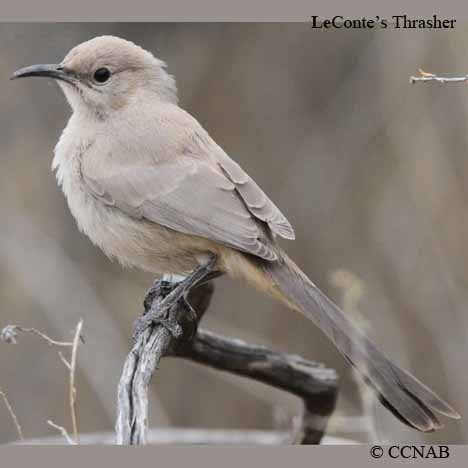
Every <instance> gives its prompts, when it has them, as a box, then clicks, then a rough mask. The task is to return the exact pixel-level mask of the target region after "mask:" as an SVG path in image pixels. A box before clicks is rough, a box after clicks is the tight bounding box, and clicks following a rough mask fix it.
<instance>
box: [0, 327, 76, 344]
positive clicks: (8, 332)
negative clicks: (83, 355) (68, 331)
mask: <svg viewBox="0 0 468 468" xmlns="http://www.w3.org/2000/svg"><path fill="white" fill-rule="evenodd" d="M18 332H22V333H32V334H34V335H37V336H39V337H40V338H42V339H43V340H44V341H45V342H46V343H47V344H48V345H49V346H59V347H68V348H71V347H72V346H73V342H72V341H57V340H53V339H52V338H50V337H49V336H47V335H46V334H45V333H42V332H41V331H39V330H37V329H35V328H24V327H20V326H19V325H7V326H6V327H4V328H3V329H2V331H1V333H0V339H1V341H4V342H5V343H13V344H16V343H17V337H18Z"/></svg>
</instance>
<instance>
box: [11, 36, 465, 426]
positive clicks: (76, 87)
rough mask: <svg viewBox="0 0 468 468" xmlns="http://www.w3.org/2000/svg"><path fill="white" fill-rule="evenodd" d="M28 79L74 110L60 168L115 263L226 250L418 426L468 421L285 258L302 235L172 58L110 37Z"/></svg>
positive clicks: (225, 261) (228, 265)
mask: <svg viewBox="0 0 468 468" xmlns="http://www.w3.org/2000/svg"><path fill="white" fill-rule="evenodd" d="M99 70H100V72H101V73H100V74H98V71H99ZM23 76H49V77H52V78H55V79H56V80H57V82H58V83H59V84H60V87H61V88H62V90H63V92H64V93H65V95H66V97H67V99H68V101H69V103H70V105H71V107H72V109H73V114H72V117H71V118H70V121H69V122H68V124H67V127H66V129H65V130H64V132H63V134H62V136H61V138H60V141H59V143H58V144H57V147H56V150H55V158H54V163H53V167H54V168H55V169H56V170H57V177H58V180H59V183H60V185H61V186H62V188H63V191H64V193H65V195H66V197H67V200H68V204H69V206H70V210H71V212H72V213H73V215H74V216H75V218H76V220H77V222H78V226H79V227H80V229H81V230H82V231H83V232H85V233H86V234H87V235H88V236H89V237H90V239H91V240H92V241H93V242H94V243H95V244H97V245H98V246H99V247H101V248H102V249H103V250H104V252H105V253H106V254H107V255H108V256H109V257H113V258H117V259H118V260H119V261H120V262H121V263H122V264H124V265H129V266H136V267H139V268H143V269H145V270H148V271H152V272H159V273H176V274H186V273H188V272H189V271H191V270H192V269H194V268H195V267H196V266H197V265H198V264H199V263H200V262H201V261H203V260H204V259H205V258H206V255H207V254H208V253H215V254H216V255H217V258H218V264H217V268H218V270H219V271H220V272H222V273H228V274H230V275H231V276H237V277H240V278H243V279H245V280H247V281H248V282H249V283H250V284H252V285H254V286H256V287H257V288H258V289H260V290H261V291H263V292H265V293H267V294H269V295H271V296H273V297H274V298H276V299H278V300H280V301H282V302H283V303H284V304H286V305H287V306H288V307H290V308H293V309H295V310H298V311H300V312H302V313H303V314H304V315H306V316H307V317H309V318H310V319H312V320H313V321H314V322H315V323H316V324H317V325H318V327H319V328H320V329H321V330H322V331H323V332H324V333H325V334H326V335H327V336H328V337H329V338H330V339H331V340H332V342H333V343H334V344H335V345H336V346H337V348H338V349H339V350H340V352H341V353H342V354H343V355H344V356H345V358H346V359H348V361H349V362H351V363H352V364H353V366H355V367H356V368H357V369H358V370H359V371H360V372H361V374H362V375H363V377H364V379H365V380H366V382H367V383H369V385H371V386H372V387H373V388H374V390H375V391H376V392H377V394H378V395H379V397H380V399H381V401H382V402H383V403H384V405H385V406H387V407H388V408H389V409H390V410H391V411H392V412H393V413H394V414H396V415H397V416H398V417H399V418H400V419H401V420H402V421H404V422H405V423H406V424H408V425H410V426H411V427H414V428H416V429H419V430H422V431H432V430H434V429H437V428H439V427H441V424H440V422H439V420H438V419H437V417H436V415H435V413H436V412H437V413H441V414H444V415H446V416H449V417H452V418H458V417H459V415H458V414H457V412H456V411H454V410H453V409H452V408H451V407H450V406H449V405H448V404H447V403H445V402H444V401H443V400H442V399H441V398H439V397H438V396H437V395H435V394H434V393H433V392H432V391H431V390H430V389H428V388H427V387H426V386H425V385H423V384H422V383H420V382H419V381H418V380H417V379H415V378H414V377H413V376H412V375H410V374H409V373H407V372H406V371H404V370H402V369H400V368H399V367H397V366H396V365H395V364H393V363H392V362H391V361H390V360H389V359H388V358H387V357H386V356H385V355H384V354H383V353H382V352H381V351H380V350H379V349H378V348H377V347H376V345H375V344H374V343H373V342H372V341H371V340H370V339H369V338H367V337H366V336H365V335H364V334H363V333H362V332H361V331H360V330H359V329H358V328H357V327H356V326H355V325H354V324H353V323H352V321H351V320H350V319H349V318H348V317H347V316H346V315H345V314H344V313H343V312H342V311H341V310H340V309H339V308H338V307H337V306H336V305H335V304H333V303H332V302H331V301H330V300H329V299H328V298H327V297H326V296H325V295H324V294H323V293H321V292H320V290H319V289H318V288H317V287H316V286H315V285H314V284H313V283H312V282H311V281H310V280H309V279H308V278H307V276H306V275H305V274H304V273H303V272H302V271H301V270H300V269H299V268H298V267H297V266H296V265H295V264H294V262H292V260H290V259H289V258H288V257H287V255H286V254H285V253H284V252H283V251H282V250H281V248H280V247H279V245H278V244H277V242H276V238H275V236H276V235H279V236H281V237H284V238H287V239H293V238H294V231H293V229H292V227H291V225H290V224H289V222H288V220H287V219H286V217H285V216H284V215H283V214H282V213H281V211H280V210H279V209H278V208H277V207H276V206H275V205H274V204H273V202H272V201H271V200H270V199H269V198H268V197H267V195H266V194H265V193H264V192H263V191H262V190H261V189H260V188H259V187H258V185H257V184H256V183H255V182H254V181H253V180H252V179H251V178H250V177H249V176H248V175H247V174H246V173H245V172H244V171H243V169H242V168H241V167H240V166H239V165H238V164H237V163H235V162H234V161H233V160H232V159H231V158H230V157H229V156H228V155H227V154H226V153H225V152H224V151H223V150H222V148H220V147H219V146H218V145H217V144H216V143H215V142H214V141H213V140H212V139H211V137H210V136H209V135H208V133H207V132H206V131H205V130H204V129H203V128H202V127H201V125H200V124H199V123H198V122H197V121H196V120H195V119H194V118H193V117H192V116H191V115H189V114H188V113H187V112H185V111H184V110H182V109H181V108H180V107H179V106H178V105H177V92H176V87H175V81H174V79H173V78H172V77H171V76H170V75H169V74H168V73H167V72H166V71H165V64H164V62H162V61H160V60H159V59H157V58H155V57H154V56H153V55H152V54H150V53H149V52H147V51H145V50H143V49H142V48H140V47H138V46H136V45H135V44H133V43H131V42H129V41H125V40H123V39H119V38H115V37H110V36H102V37H98V38H95V39H92V40H90V41H87V42H85V43H83V44H80V45H79V46H77V47H76V48H74V49H73V50H72V51H71V52H70V53H69V54H68V55H67V56H66V57H65V59H64V60H63V62H62V63H61V64H59V65H54V66H52V65H47V66H44V65H41V66H33V67H27V68H25V69H22V70H19V71H18V72H16V73H15V75H14V77H23ZM102 80H103V81H102Z"/></svg>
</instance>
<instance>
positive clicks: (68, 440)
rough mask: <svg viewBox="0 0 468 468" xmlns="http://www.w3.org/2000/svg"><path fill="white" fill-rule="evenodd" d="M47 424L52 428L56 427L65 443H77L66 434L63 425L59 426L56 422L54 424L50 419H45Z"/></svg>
mask: <svg viewBox="0 0 468 468" xmlns="http://www.w3.org/2000/svg"><path fill="white" fill-rule="evenodd" d="M47 424H48V425H49V426H51V427H53V428H54V429H57V430H58V431H59V432H60V434H62V436H63V438H64V439H65V440H66V441H67V444H69V445H76V444H77V443H76V442H75V441H74V440H73V439H72V438H71V437H70V435H69V434H68V432H67V430H66V429H65V428H64V427H63V426H59V425H58V424H55V423H54V422H53V421H51V420H50V419H49V420H48V421H47Z"/></svg>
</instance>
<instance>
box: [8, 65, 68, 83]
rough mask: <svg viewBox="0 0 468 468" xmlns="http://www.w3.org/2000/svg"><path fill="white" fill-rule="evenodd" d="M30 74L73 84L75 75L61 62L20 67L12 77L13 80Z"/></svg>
mask: <svg viewBox="0 0 468 468" xmlns="http://www.w3.org/2000/svg"><path fill="white" fill-rule="evenodd" d="M28 76H45V77H47V78H54V79H55V80H62V81H66V82H67V83H72V84H73V81H74V80H73V77H72V76H71V75H70V74H69V73H68V72H67V71H66V70H65V69H64V67H63V66H62V65H61V64H52V65H31V66H30V67H24V68H20V69H19V70H16V71H15V73H13V75H12V76H11V77H10V79H11V80H15V79H17V78H26V77H28Z"/></svg>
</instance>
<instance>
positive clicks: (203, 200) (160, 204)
mask: <svg viewBox="0 0 468 468" xmlns="http://www.w3.org/2000/svg"><path fill="white" fill-rule="evenodd" d="M83 180H84V182H85V186H86V187H87V189H88V190H89V192H90V193H91V194H92V195H93V196H94V197H95V198H97V199H99V200H101V201H102V202H104V203H105V204H107V205H109V206H113V207H116V208H118V209H120V210H122V211H124V212H125V213H127V214H129V215H130V216H132V217H136V218H145V219H147V220H149V221H152V222H154V223H158V224H161V225H163V226H165V227H168V228H170V229H174V230H176V231H179V232H182V233H185V234H190V235H196V236H200V237H204V238H207V239H211V240H214V241H217V242H220V243H223V244H225V245H228V246H231V247H234V248H236V249H239V250H242V251H245V252H248V253H250V254H252V255H255V256H258V257H261V258H264V259H266V260H276V258H277V256H276V253H275V252H274V251H273V249H272V248H270V247H269V243H270V242H269V239H268V238H267V236H266V234H265V230H264V228H262V226H261V223H259V222H258V221H257V220H256V219H255V216H254V215H253V214H252V213H251V212H249V210H247V209H246V207H245V204H244V202H243V201H242V200H241V198H240V197H239V195H238V193H237V191H236V185H235V184H234V183H233V182H232V181H231V180H229V179H228V178H226V177H225V176H224V175H223V174H222V173H219V172H217V171H215V170H213V168H212V167H211V166H210V165H209V164H207V163H204V162H201V161H197V160H195V159H192V158H179V159H178V160H177V161H176V162H172V163H163V164H158V165H152V166H134V165H128V166H123V167H120V168H119V169H118V170H116V169H115V168H114V171H113V173H112V174H110V175H107V176H104V177H90V176H89V175H86V174H83Z"/></svg>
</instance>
